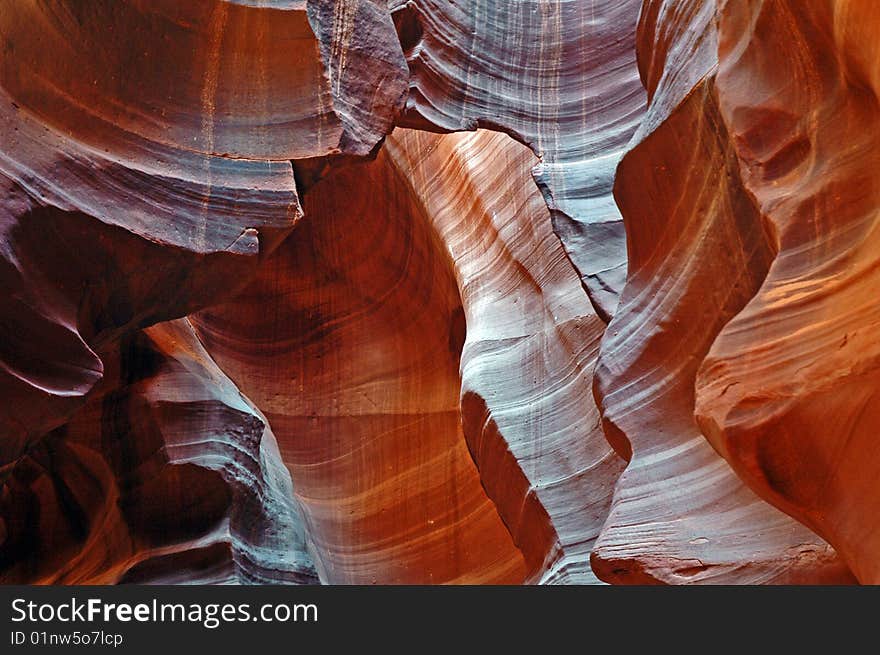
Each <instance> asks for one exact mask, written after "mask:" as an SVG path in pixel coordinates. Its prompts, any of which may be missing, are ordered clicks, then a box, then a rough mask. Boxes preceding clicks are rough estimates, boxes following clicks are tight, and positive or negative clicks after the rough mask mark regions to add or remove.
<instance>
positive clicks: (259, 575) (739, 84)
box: [0, 0, 880, 584]
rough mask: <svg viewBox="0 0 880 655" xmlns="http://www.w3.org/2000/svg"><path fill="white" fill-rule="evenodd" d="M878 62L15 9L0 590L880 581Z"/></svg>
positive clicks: (5, 67) (326, 6) (475, 16)
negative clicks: (22, 586) (877, 519)
mask: <svg viewBox="0 0 880 655" xmlns="http://www.w3.org/2000/svg"><path fill="white" fill-rule="evenodd" d="M878 29H880V8H878V7H877V6H875V3H871V2H868V1H867V0H837V1H832V0H817V1H816V2H811V3H801V2H793V1H788V0H778V1H774V2H740V1H738V0H643V1H640V0H623V1H618V0H550V1H539V0H522V1H521V2H516V3H510V2H502V1H501V0H473V1H472V0H468V1H465V0H387V1H386V0H339V1H337V2H325V1H323V0H268V1H261V2H256V1H253V0H207V1H206V2H201V3H180V2H173V1H171V0H158V1H155V0H153V1H150V2H146V1H143V0H114V1H110V0H106V1H105V0H97V1H95V2H90V3H77V2H73V1H71V0H50V1H48V2H41V3H25V2H21V3H10V5H9V6H8V7H4V8H3V9H2V10H0V36H2V43H3V47H2V49H0V136H2V138H0V582H3V583H39V584H72V583H86V584H92V583H243V584H262V583H295V584H309V583H315V582H322V583H339V584H352V583H354V584H389V583H390V584H460V583H466V584H499V583H501V584H521V583H526V584H593V583H598V582H600V581H602V582H610V583H624V584H628V583H639V584H645V583H651V584H655V583H662V584H691V583H703V584H705V583H726V584H779V583H789V584H790V583H806V584H825V583H833V584H849V583H852V582H861V583H876V582H878V581H880V558H878V557H877V555H876V553H877V552H878V548H877V546H878V544H877V543H876V542H877V538H876V533H877V530H875V526H874V516H876V515H877V512H876V511H875V509H876V505H877V503H878V501H880V494H878V492H877V491H876V483H875V480H876V479H877V477H878V475H877V472H878V469H880V466H878V465H876V464H875V462H877V458H876V457H874V456H873V455H872V452H873V449H872V447H871V439H872V437H873V435H874V433H875V431H876V428H877V427H878V425H880V412H878V410H877V406H876V402H875V397H876V396H877V393H876V389H877V384H878V381H880V380H878V379H877V375H876V369H877V366H876V362H877V361H878V348H877V343H878V341H877V339H876V338H875V336H874V335H875V334H876V333H877V330H876V329H875V328H876V327H877V325H876V324H877V322H878V315H877V310H876V296H877V294H876V293H875V291H876V289H877V288H880V281H878V280H877V279H875V278H877V271H878V270H880V268H878V266H877V265H876V256H875V255H874V254H873V253H874V252H875V251H877V248H876V247H875V244H874V240H875V232H876V230H875V229H874V228H875V223H876V222H877V216H878V212H877V207H878V205H880V203H878V197H880V196H878V193H876V191H877V188H876V187H877V184H876V183H875V180H874V178H875V177H876V175H875V174H874V170H875V169H876V166H874V165H873V164H874V159H875V158H876V157H877V155H876V154H875V153H876V152H877V151H878V149H877V147H876V143H875V141H877V137H878V132H877V126H878V124H880V122H878V117H880V113H878V106H880V105H878V101H877V98H878V91H880V67H878V66H877V63H876V62H877V61H880V59H878V56H877V55H878V52H877V47H878V46H877V40H876V39H875V38H874V35H875V34H876V33H877V31H878ZM169 508H173V511H169Z"/></svg>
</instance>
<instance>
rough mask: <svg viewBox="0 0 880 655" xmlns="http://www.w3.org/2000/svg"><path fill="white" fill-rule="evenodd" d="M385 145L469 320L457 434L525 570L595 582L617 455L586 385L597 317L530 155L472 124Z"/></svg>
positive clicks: (398, 136)
mask: <svg viewBox="0 0 880 655" xmlns="http://www.w3.org/2000/svg"><path fill="white" fill-rule="evenodd" d="M386 148H387V151H388V154H389V157H390V159H391V160H392V161H393V162H394V165H395V166H396V168H397V170H398V171H399V172H400V173H401V174H402V175H403V176H404V177H405V178H406V179H407V181H408V184H409V185H410V186H411V188H412V191H413V194H414V196H415V197H416V198H417V202H418V204H419V206H420V207H421V208H423V211H424V215H425V216H426V217H427V218H428V220H429V221H430V223H431V225H432V227H433V229H434V231H435V232H436V234H437V235H438V236H439V238H440V241H441V243H442V245H443V248H444V249H445V251H446V252H447V253H448V256H449V257H450V258H451V260H452V262H453V267H454V271H455V277H456V281H457V284H458V288H459V291H460V293H461V299H462V303H463V307H464V312H465V318H466V323H467V338H466V339H465V342H464V347H463V350H462V355H461V387H462V389H461V415H462V425H463V429H464V436H465V439H466V440H467V443H468V447H469V448H470V451H471V454H472V455H473V458H474V461H475V462H476V464H477V467H478V468H479V470H480V477H481V480H482V483H483V486H484V487H485V488H486V491H487V493H488V494H489V497H490V498H491V499H492V500H493V501H494V502H495V504H496V505H497V506H498V511H499V512H500V514H501V517H502V518H503V519H504V522H505V524H506V525H507V526H508V528H509V529H510V531H511V534H512V536H513V539H514V542H515V543H516V544H517V546H519V548H520V549H521V550H522V552H523V555H524V556H525V558H526V562H527V563H528V565H529V571H530V578H529V579H530V580H532V581H539V582H542V583H575V584H587V583H593V582H597V580H596V578H595V576H594V575H593V573H592V571H591V570H590V568H589V552H590V549H591V548H592V545H593V542H594V541H595V538H596V535H597V534H598V531H599V528H600V526H601V525H602V522H603V520H604V518H605V516H606V514H607V512H608V506H609V503H610V500H611V491H612V489H613V485H614V481H615V480H616V478H617V476H618V475H619V473H620V471H621V469H622V464H623V463H622V461H621V460H620V459H619V458H618V457H617V456H616V455H615V454H614V452H613V451H612V450H611V448H609V446H608V444H607V442H606V441H605V438H604V435H603V433H602V429H601V425H600V422H599V417H598V411H597V410H596V407H595V404H594V402H593V399H592V397H591V392H590V384H591V377H592V370H593V365H594V363H595V358H596V355H597V352H598V345H599V338H600V337H601V335H602V332H603V330H604V327H605V326H604V323H603V322H602V321H601V319H600V318H599V317H598V316H597V315H596V313H595V312H594V311H593V308H592V307H591V306H590V304H589V302H588V300H587V298H586V297H585V295H584V293H583V290H582V288H581V286H580V284H579V283H578V277H577V274H576V272H575V271H574V269H573V268H572V267H571V266H570V265H569V263H568V261H567V260H566V258H565V253H564V251H563V249H562V247H561V246H560V243H559V241H558V240H557V239H556V237H555V235H554V234H553V232H552V229H551V223H550V216H549V213H548V211H547V208H546V207H545V205H544V203H543V201H542V199H541V196H540V195H539V193H538V192H537V190H536V189H535V188H534V187H533V186H532V185H531V184H529V181H530V180H529V171H530V169H531V167H532V166H533V164H534V155H533V154H532V153H531V152H530V151H529V150H528V149H527V148H525V147H524V146H522V145H520V144H518V143H516V142H515V141H513V140H512V139H511V138H510V137H508V136H507V135H504V134H498V133H491V132H486V131H483V130H480V131H477V132H476V133H474V134H470V135H449V136H446V137H437V136H432V135H429V134H426V133H424V132H415V131H411V130H395V132H394V133H392V135H391V136H390V137H389V138H388V141H387V143H386Z"/></svg>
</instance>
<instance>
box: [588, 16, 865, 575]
mask: <svg viewBox="0 0 880 655" xmlns="http://www.w3.org/2000/svg"><path fill="white" fill-rule="evenodd" d="M714 9H715V8H714V6H713V3H703V2H668V1H665V0H657V1H649V2H646V3H645V6H644V7H643V11H642V16H641V21H640V25H639V39H640V40H639V54H640V66H641V75H642V79H643V80H644V81H645V86H646V88H647V91H648V96H649V101H650V104H649V109H648V113H647V115H646V117H645V120H644V122H643V124H642V126H641V127H640V129H639V131H638V132H637V134H636V136H635V137H634V139H633V143H632V144H631V146H630V150H629V152H628V153H627V154H626V155H625V156H624V158H623V160H622V162H621V164H620V166H619V168H618V171H617V179H616V182H615V197H616V198H617V201H618V203H619V205H620V208H621V211H622V214H623V216H624V220H625V222H626V229H627V245H628V256H629V275H628V278H627V284H626V286H625V287H624V290H623V293H622V294H621V300H620V306H619V308H618V311H617V313H616V314H615V316H614V318H613V319H612V321H611V323H610V324H609V326H608V330H607V332H606V333H605V338H604V340H603V342H602V347H601V354H600V359H599V367H598V369H597V374H596V395H597V398H598V399H599V401H600V406H601V408H602V416H603V421H604V423H605V427H606V432H607V434H608V437H609V439H610V440H611V442H612V443H613V444H614V445H615V448H616V449H617V450H618V452H620V453H621V454H622V455H624V456H625V457H627V458H628V459H629V465H628V466H627V469H626V471H625V472H624V473H623V475H622V476H621V478H620V481H619V482H618V484H617V488H616V490H615V494H614V502H613V505H612V508H611V512H610V514H609V517H608V520H607V522H606V524H605V526H604V528H603V530H602V534H601V535H600V537H599V540H598V542H597V545H596V549H595V550H594V552H593V556H592V559H593V568H594V570H595V571H596V572H597V574H598V575H599V576H600V577H601V578H602V579H604V580H607V581H610V582H638V583H647V582H666V583H681V582H712V583H826V582H831V583H839V582H845V581H848V580H850V579H851V577H850V573H849V571H848V570H847V568H846V567H845V566H844V565H843V564H842V563H841V562H840V561H839V559H838V558H837V556H836V554H835V553H834V551H833V550H832V549H831V547H830V546H828V545H827V544H826V543H824V542H823V541H822V540H821V539H819V538H818V537H816V536H815V535H814V534H812V533H811V532H810V531H809V530H807V529H806V528H804V527H802V526H801V525H799V524H797V523H796V522H795V521H793V520H792V519H791V518H789V517H787V516H785V515H784V514H783V513H781V512H779V511H777V510H776V509H774V508H772V507H770V506H769V505H768V504H766V503H764V502H763V501H762V500H760V499H759V498H758V497H757V496H756V495H755V494H754V493H753V492H752V491H750V490H749V489H748V488H747V487H746V486H745V485H744V484H743V482H742V481H741V480H740V479H739V478H738V477H737V476H736V475H735V474H734V472H733V471H732V470H731V468H730V467H729V466H728V465H727V463H726V462H724V461H723V460H722V459H721V458H720V457H719V456H718V454H717V453H716V452H714V451H713V450H712V448H711V446H710V445H709V443H708V442H707V441H706V440H705V439H704V438H703V436H702V434H701V433H700V430H699V428H698V426H697V423H696V421H695V420H694V416H693V414H694V402H695V401H694V382H695V378H696V375H697V370H698V368H699V366H700V363H701V362H702V361H703V359H704V358H705V357H706V354H707V352H708V351H709V349H710V347H711V346H712V343H713V340H714V339H715V338H716V337H717V335H718V333H719V332H720V331H721V330H722V328H723V327H724V325H725V324H726V323H727V322H728V321H730V319H731V318H733V317H734V316H735V315H736V314H737V312H739V311H740V310H742V308H743V307H744V306H745V305H746V303H747V302H748V300H749V298H750V297H751V296H753V295H754V294H755V293H756V292H757V290H758V289H759V287H760V286H761V284H762V282H763V280H764V277H765V275H766V274H767V270H768V267H769V266H770V262H771V260H772V258H773V246H772V243H771V241H770V239H769V237H768V234H767V232H766V230H765V227H764V224H763V222H762V218H761V215H760V213H759V210H758V208H757V207H755V205H754V203H753V202H752V199H751V198H750V196H749V195H748V193H747V191H746V189H745V188H744V185H743V180H742V178H741V175H740V167H739V163H738V162H739V160H738V158H737V155H736V152H735V149H734V146H733V142H734V140H733V139H732V138H731V136H730V135H729V133H728V131H727V127H726V124H725V121H724V120H723V117H722V116H721V113H720V111H719V101H718V95H717V92H716V88H715V76H716V67H717V35H716V26H715V13H714Z"/></svg>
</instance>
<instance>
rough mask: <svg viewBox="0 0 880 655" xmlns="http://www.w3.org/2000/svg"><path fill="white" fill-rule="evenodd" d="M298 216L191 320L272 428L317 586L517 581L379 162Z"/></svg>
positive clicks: (458, 342) (385, 168) (410, 210)
mask: <svg viewBox="0 0 880 655" xmlns="http://www.w3.org/2000/svg"><path fill="white" fill-rule="evenodd" d="M378 190H381V193H377V191H378ZM304 203H305V207H306V214H307V216H308V218H307V219H305V220H304V221H302V222H301V223H300V225H299V227H298V228H297V229H296V230H295V232H294V234H293V235H291V238H289V239H288V240H287V241H285V242H284V244H283V245H282V246H281V247H280V248H279V249H278V250H277V251H276V252H275V254H274V255H273V256H272V257H271V258H270V260H269V261H268V262H267V263H266V265H265V266H264V267H262V268H261V270H260V272H259V274H258V276H257V278H256V280H255V281H254V282H253V283H252V284H250V285H249V286H248V287H247V288H246V289H245V290H244V291H243V292H242V293H241V294H239V295H238V296H237V297H236V298H235V299H233V300H232V301H231V302H229V303H226V304H221V305H218V306H216V307H212V308H210V309H208V310H206V311H204V312H202V313H200V314H198V315H197V316H196V317H195V319H194V320H195V324H196V326H197V329H198V331H199V334H200V335H201V337H202V339H203V341H204V343H205V345H206V347H207V349H208V351H209V352H210V353H211V354H212V356H213V357H214V358H215V359H216V360H217V361H218V362H219V364H220V366H221V367H222V368H223V370H224V371H226V372H227V373H228V374H229V375H230V376H231V377H232V378H233V379H234V380H235V381H236V382H237V383H238V384H239V386H240V387H241V388H242V390H244V391H245V392H246V393H247V394H248V395H249V397H251V398H252V399H253V400H254V402H255V403H256V404H257V405H258V406H259V407H260V408H261V409H262V410H263V412H265V414H266V416H267V418H268V419H269V422H270V424H271V425H272V428H273V431H274V432H275V434H276V436H277V438H278V442H279V445H280V448H281V454H282V457H283V459H284V462H285V463H286V464H287V466H288V468H289V469H290V471H291V475H292V477H293V479H294V481H295V493H296V497H297V499H298V500H299V502H300V503H301V505H302V507H303V510H304V515H305V519H306V524H307V527H308V532H309V534H310V536H311V538H312V539H313V540H314V544H315V550H316V561H315V564H316V567H317V569H318V572H319V575H320V577H321V580H322V581H324V582H328V583H359V584H371V583H400V584H428V583H454V582H467V583H502V582H504V583H518V582H522V581H523V579H524V577H525V575H526V564H525V562H524V560H523V556H522V554H521V552H520V550H519V549H518V548H517V547H516V546H515V545H514V543H513V540H512V539H511V536H510V533H509V532H508V530H507V528H506V527H505V526H504V523H503V522H502V521H501V518H500V517H499V516H498V512H497V511H496V509H495V506H494V504H493V503H492V502H491V501H490V500H489V498H488V497H487V496H486V492H485V491H484V489H483V487H482V485H481V483H480V476H479V474H478V472H477V469H476V467H475V466H474V463H473V460H472V459H471V456H470V454H469V453H468V449H467V445H466V444H465V440H464V437H463V435H462V426H461V420H460V417H459V394H460V386H461V382H460V378H459V358H460V356H461V349H462V345H463V343H464V340H465V330H466V326H465V315H464V312H463V310H462V303H461V298H460V297H459V293H458V290H457V288H456V284H455V279H454V275H453V266H452V263H451V262H450V259H449V257H448V255H447V254H446V253H445V251H444V250H443V248H442V246H441V244H440V243H439V241H438V238H437V235H436V234H435V233H434V232H433V231H432V229H431V226H430V225H429V223H428V221H427V220H425V218H424V217H423V216H422V215H421V214H420V213H419V209H418V208H417V207H415V206H414V204H413V199H412V194H411V191H410V189H409V188H408V186H407V185H406V183H405V181H404V180H402V179H401V177H400V176H399V174H398V173H397V172H396V171H395V170H394V168H393V167H392V166H391V165H390V163H389V160H388V156H387V155H386V154H385V153H384V151H383V152H380V153H379V156H378V158H377V159H376V161H375V162H372V163H371V164H369V165H364V166H358V167H348V168H344V169H339V170H334V171H332V172H331V173H329V174H328V175H327V177H325V178H324V179H322V180H321V181H320V182H318V183H317V184H316V185H315V186H313V187H312V188H311V189H310V190H309V191H308V193H307V194H306V196H305V200H304Z"/></svg>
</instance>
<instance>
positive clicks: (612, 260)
mask: <svg viewBox="0 0 880 655" xmlns="http://www.w3.org/2000/svg"><path fill="white" fill-rule="evenodd" d="M639 5H640V0H590V1H589V2H585V1H583V0H550V1H549V2H548V1H545V0H524V1H518V2H507V1H506V0H391V2H390V6H391V7H392V9H393V12H394V20H395V24H396V25H397V29H398V32H399V34H400V40H401V45H402V47H403V49H404V52H405V54H406V57H407V61H408V62H409V67H410V88H409V97H408V99H407V101H406V112H405V114H404V116H403V118H402V119H401V120H400V121H399V124H401V125H405V126H409V127H416V128H419V129H429V130H441V131H455V130H473V129H476V128H477V127H485V128H490V129H496V130H500V131H502V132H507V133H508V134H511V135H512V136H514V137H515V138H516V139H517V140H519V141H521V142H522V143H525V144H526V145H528V146H530V147H531V148H532V150H533V151H534V152H535V154H536V155H538V156H539V157H540V163H539V164H538V165H537V166H536V167H535V169H534V177H535V180H536V182H537V183H538V184H539V186H540V187H541V189H542V191H543V193H544V195H545V199H546V201H547V204H548V205H549V207H550V208H551V210H552V216H553V224H554V229H555V230H556V232H557V234H558V235H559V236H560V238H561V239H562V242H563V245H564V246H565V250H566V253H567V254H568V256H569V257H570V258H571V261H572V263H573V264H574V265H575V267H576V268H577V269H578V271H579V272H580V274H581V277H582V279H583V283H584V286H585V288H586V289H587V291H588V293H589V296H590V299H591V300H592V302H593V304H594V305H595V307H596V310H597V311H598V313H599V315H600V316H601V317H602V318H603V319H604V320H605V321H607V320H608V318H609V317H610V316H611V314H612V313H613V312H614V307H615V306H616V305H617V296H618V294H619V293H620V288H621V287H622V286H623V282H624V279H625V276H626V247H625V242H624V233H623V225H622V222H621V218H620V212H619V211H618V209H617V207H616V205H615V204H614V200H613V198H612V197H611V187H612V183H613V178H614V168H615V166H616V164H617V161H618V160H619V159H620V156H621V155H622V154H623V151H624V148H625V146H626V143H627V141H628V140H629V138H630V136H632V134H633V131H634V130H635V129H636V127H637V125H638V122H639V119H640V118H641V114H642V111H643V110H644V95H643V92H642V89H641V86H640V85H639V79H638V72H637V69H636V65H635V28H636V20H637V17H638V14H639Z"/></svg>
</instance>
